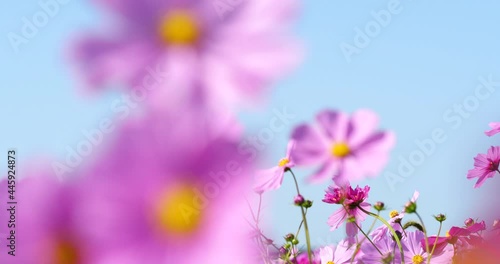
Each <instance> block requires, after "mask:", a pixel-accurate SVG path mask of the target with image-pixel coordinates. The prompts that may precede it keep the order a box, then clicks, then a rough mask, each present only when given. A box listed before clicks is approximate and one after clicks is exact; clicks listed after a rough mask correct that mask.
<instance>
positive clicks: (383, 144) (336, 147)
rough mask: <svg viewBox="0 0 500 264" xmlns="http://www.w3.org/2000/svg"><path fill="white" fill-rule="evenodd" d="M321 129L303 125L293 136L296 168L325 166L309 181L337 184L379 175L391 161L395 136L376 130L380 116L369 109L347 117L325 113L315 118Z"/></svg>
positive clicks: (342, 114)
mask: <svg viewBox="0 0 500 264" xmlns="http://www.w3.org/2000/svg"><path fill="white" fill-rule="evenodd" d="M316 121H317V123H318V125H319V127H313V126H310V125H305V124H304V125H300V126H298V127H297V128H295V130H294V131H293V133H292V139H294V140H295V141H296V147H295V151H294V152H293V153H292V159H293V160H294V161H295V163H296V164H297V166H304V165H320V164H321V165H322V166H321V168H320V169H319V170H318V171H316V172H315V173H314V174H313V175H312V176H311V177H310V178H309V180H310V181H311V182H319V181H323V180H325V179H328V178H333V180H334V181H335V183H336V184H337V185H344V184H345V183H346V182H347V181H351V180H361V179H363V178H364V177H366V176H376V175H377V174H379V173H380V171H381V170H382V169H383V167H384V166H385V165H386V163H387V161H388V159H389V151H390V150H391V149H392V147H393V146H394V142H395V136H394V134H393V133H391V132H380V131H376V129H377V126H378V117H377V115H376V114H375V113H374V112H372V111H370V110H358V111H356V112H354V113H353V114H352V116H351V117H350V118H349V117H348V116H347V114H345V113H342V112H338V111H331V110H325V111H323V112H320V113H319V114H318V115H317V116H316Z"/></svg>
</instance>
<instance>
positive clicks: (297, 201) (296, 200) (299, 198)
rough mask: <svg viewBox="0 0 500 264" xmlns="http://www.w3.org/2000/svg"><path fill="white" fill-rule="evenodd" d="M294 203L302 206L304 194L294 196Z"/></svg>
mask: <svg viewBox="0 0 500 264" xmlns="http://www.w3.org/2000/svg"><path fill="white" fill-rule="evenodd" d="M293 203H294V204H295V205H297V206H301V205H302V204H303V203H304V197H302V195H300V194H299V195H297V196H295V198H293Z"/></svg>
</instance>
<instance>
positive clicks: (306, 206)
mask: <svg viewBox="0 0 500 264" xmlns="http://www.w3.org/2000/svg"><path fill="white" fill-rule="evenodd" d="M302 206H304V208H310V207H311V206H313V202H312V201H311V200H306V201H305V202H304V203H303V204H302Z"/></svg>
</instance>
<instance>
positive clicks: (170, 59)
mask: <svg viewBox="0 0 500 264" xmlns="http://www.w3.org/2000/svg"><path fill="white" fill-rule="evenodd" d="M94 2H97V3H98V4H99V5H102V6H103V7H104V8H105V9H109V11H111V13H112V14H113V15H114V18H117V19H116V23H115V24H113V26H114V27H115V28H113V29H111V30H107V31H105V32H101V34H92V35H89V36H84V37H81V38H80V39H79V40H77V41H76V43H75V45H74V47H73V49H72V51H71V55H70V56H71V58H72V60H73V61H74V62H75V64H76V65H77V68H78V72H79V74H80V75H81V77H83V78H82V79H83V80H84V81H85V83H86V85H87V86H90V87H91V88H99V87H103V86H105V85H108V84H125V85H127V86H129V87H130V88H131V89H132V90H133V91H135V92H137V93H140V91H137V90H139V89H141V88H146V89H145V90H146V92H145V93H151V94H154V96H148V99H151V100H153V101H154V102H155V103H156V104H158V105H168V104H172V103H176V102H178V101H179V100H181V101H183V100H184V99H185V98H186V97H191V96H203V97H204V98H206V100H208V101H209V102H211V103H212V104H224V103H232V105H235V104H241V103H248V102H249V101H255V99H256V98H258V97H259V96H260V95H261V94H262V93H263V91H264V90H265V88H266V87H267V86H268V85H269V84H270V83H271V82H273V81H275V80H276V79H278V78H279V77H281V76H282V75H284V74H285V73H287V72H289V71H290V70H291V69H292V68H293V67H294V66H295V64H296V63H297V61H298V57H299V56H298V52H297V51H298V49H297V45H296V42H295V41H293V40H291V39H290V37H289V35H290V34H289V26H290V23H291V22H292V20H293V19H294V18H295V15H296V11H297V6H298V1H296V0H278V1H265V0H255V1H246V2H243V3H240V4H239V5H237V6H232V5H229V6H228V4H227V3H226V4H224V3H221V2H213V1H192V0H163V1H141V0H122V1H116V0H94ZM233 3H236V2H235V1H233ZM221 4H222V5H226V8H225V9H224V8H223V9H221ZM221 12H222V13H221ZM222 15H223V16H222Z"/></svg>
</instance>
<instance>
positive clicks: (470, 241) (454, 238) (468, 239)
mask: <svg viewBox="0 0 500 264" xmlns="http://www.w3.org/2000/svg"><path fill="white" fill-rule="evenodd" d="M484 230H486V223H485V222H484V221H481V222H477V223H475V222H474V223H471V224H469V225H467V226H465V227H457V226H453V227H451V228H450V230H449V231H448V232H446V236H444V237H436V236H431V237H429V245H430V247H431V248H432V247H433V246H434V244H436V251H437V252H440V251H443V249H444V248H445V247H446V246H447V245H448V244H452V245H455V247H457V248H468V247H470V246H471V245H474V244H476V242H477V241H480V240H482V239H481V235H480V234H479V232H481V231H484ZM420 244H421V245H422V247H425V240H424V239H422V240H421V241H420Z"/></svg>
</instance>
